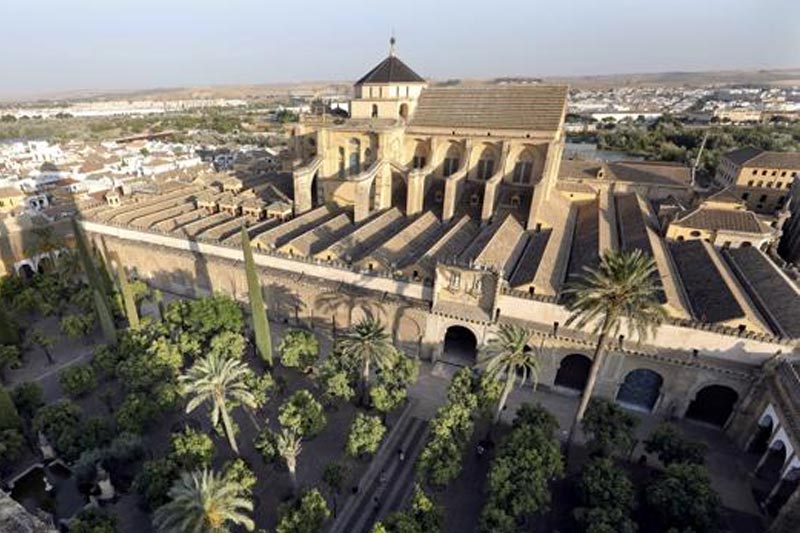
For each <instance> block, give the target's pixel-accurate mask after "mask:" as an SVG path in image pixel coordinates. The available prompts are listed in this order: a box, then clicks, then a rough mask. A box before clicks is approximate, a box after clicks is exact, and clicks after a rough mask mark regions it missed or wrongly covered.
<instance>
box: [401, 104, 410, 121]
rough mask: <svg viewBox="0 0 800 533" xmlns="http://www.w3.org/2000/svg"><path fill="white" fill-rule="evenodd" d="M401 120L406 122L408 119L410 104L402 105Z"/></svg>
mask: <svg viewBox="0 0 800 533" xmlns="http://www.w3.org/2000/svg"><path fill="white" fill-rule="evenodd" d="M400 118H402V119H404V120H405V119H407V118H408V104H400Z"/></svg>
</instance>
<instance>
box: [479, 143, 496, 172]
mask: <svg viewBox="0 0 800 533" xmlns="http://www.w3.org/2000/svg"><path fill="white" fill-rule="evenodd" d="M497 159H498V157H497V150H496V149H495V147H494V146H492V145H491V144H484V145H483V146H482V147H481V152H480V155H479V156H478V168H477V169H476V174H475V176H476V177H477V178H478V179H479V180H488V179H489V178H491V177H492V176H494V172H495V170H496V169H497Z"/></svg>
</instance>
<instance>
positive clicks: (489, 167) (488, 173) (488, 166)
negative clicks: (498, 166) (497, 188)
mask: <svg viewBox="0 0 800 533" xmlns="http://www.w3.org/2000/svg"><path fill="white" fill-rule="evenodd" d="M493 175H494V159H481V160H479V161H478V179H481V180H488V179H489V178H491V177H492V176H493Z"/></svg>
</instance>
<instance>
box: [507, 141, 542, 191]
mask: <svg viewBox="0 0 800 533" xmlns="http://www.w3.org/2000/svg"><path fill="white" fill-rule="evenodd" d="M535 165H536V155H535V154H534V151H533V149H532V148H531V147H527V146H526V147H524V148H522V149H521V150H520V151H519V152H518V153H517V154H516V157H515V158H514V168H513V169H512V170H511V182H512V183H516V184H519V185H526V184H529V183H532V182H533V170H534V166H535Z"/></svg>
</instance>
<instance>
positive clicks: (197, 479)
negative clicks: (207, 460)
mask: <svg viewBox="0 0 800 533" xmlns="http://www.w3.org/2000/svg"><path fill="white" fill-rule="evenodd" d="M246 494H247V491H246V490H245V489H244V487H242V485H241V484H239V483H237V482H236V481H234V480H232V479H230V478H226V477H225V476H221V475H218V474H216V473H215V472H213V471H209V470H202V471H197V472H184V473H182V474H181V477H180V478H179V479H178V480H176V481H175V483H174V484H173V485H172V488H171V489H170V490H169V497H170V500H171V501H170V502H169V503H166V504H164V505H162V506H161V507H159V508H158V509H156V512H155V513H154V515H153V523H154V525H155V526H156V529H157V530H158V531H159V532H160V533H184V532H186V531H192V532H194V533H223V532H227V531H229V529H228V525H229V524H233V525H239V526H242V527H244V528H245V529H246V530H247V531H253V530H254V529H255V527H256V525H255V523H254V522H253V520H252V519H251V518H250V517H249V516H247V514H246V513H251V512H253V503H252V502H251V501H250V500H249V499H248V498H247V495H246Z"/></svg>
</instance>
